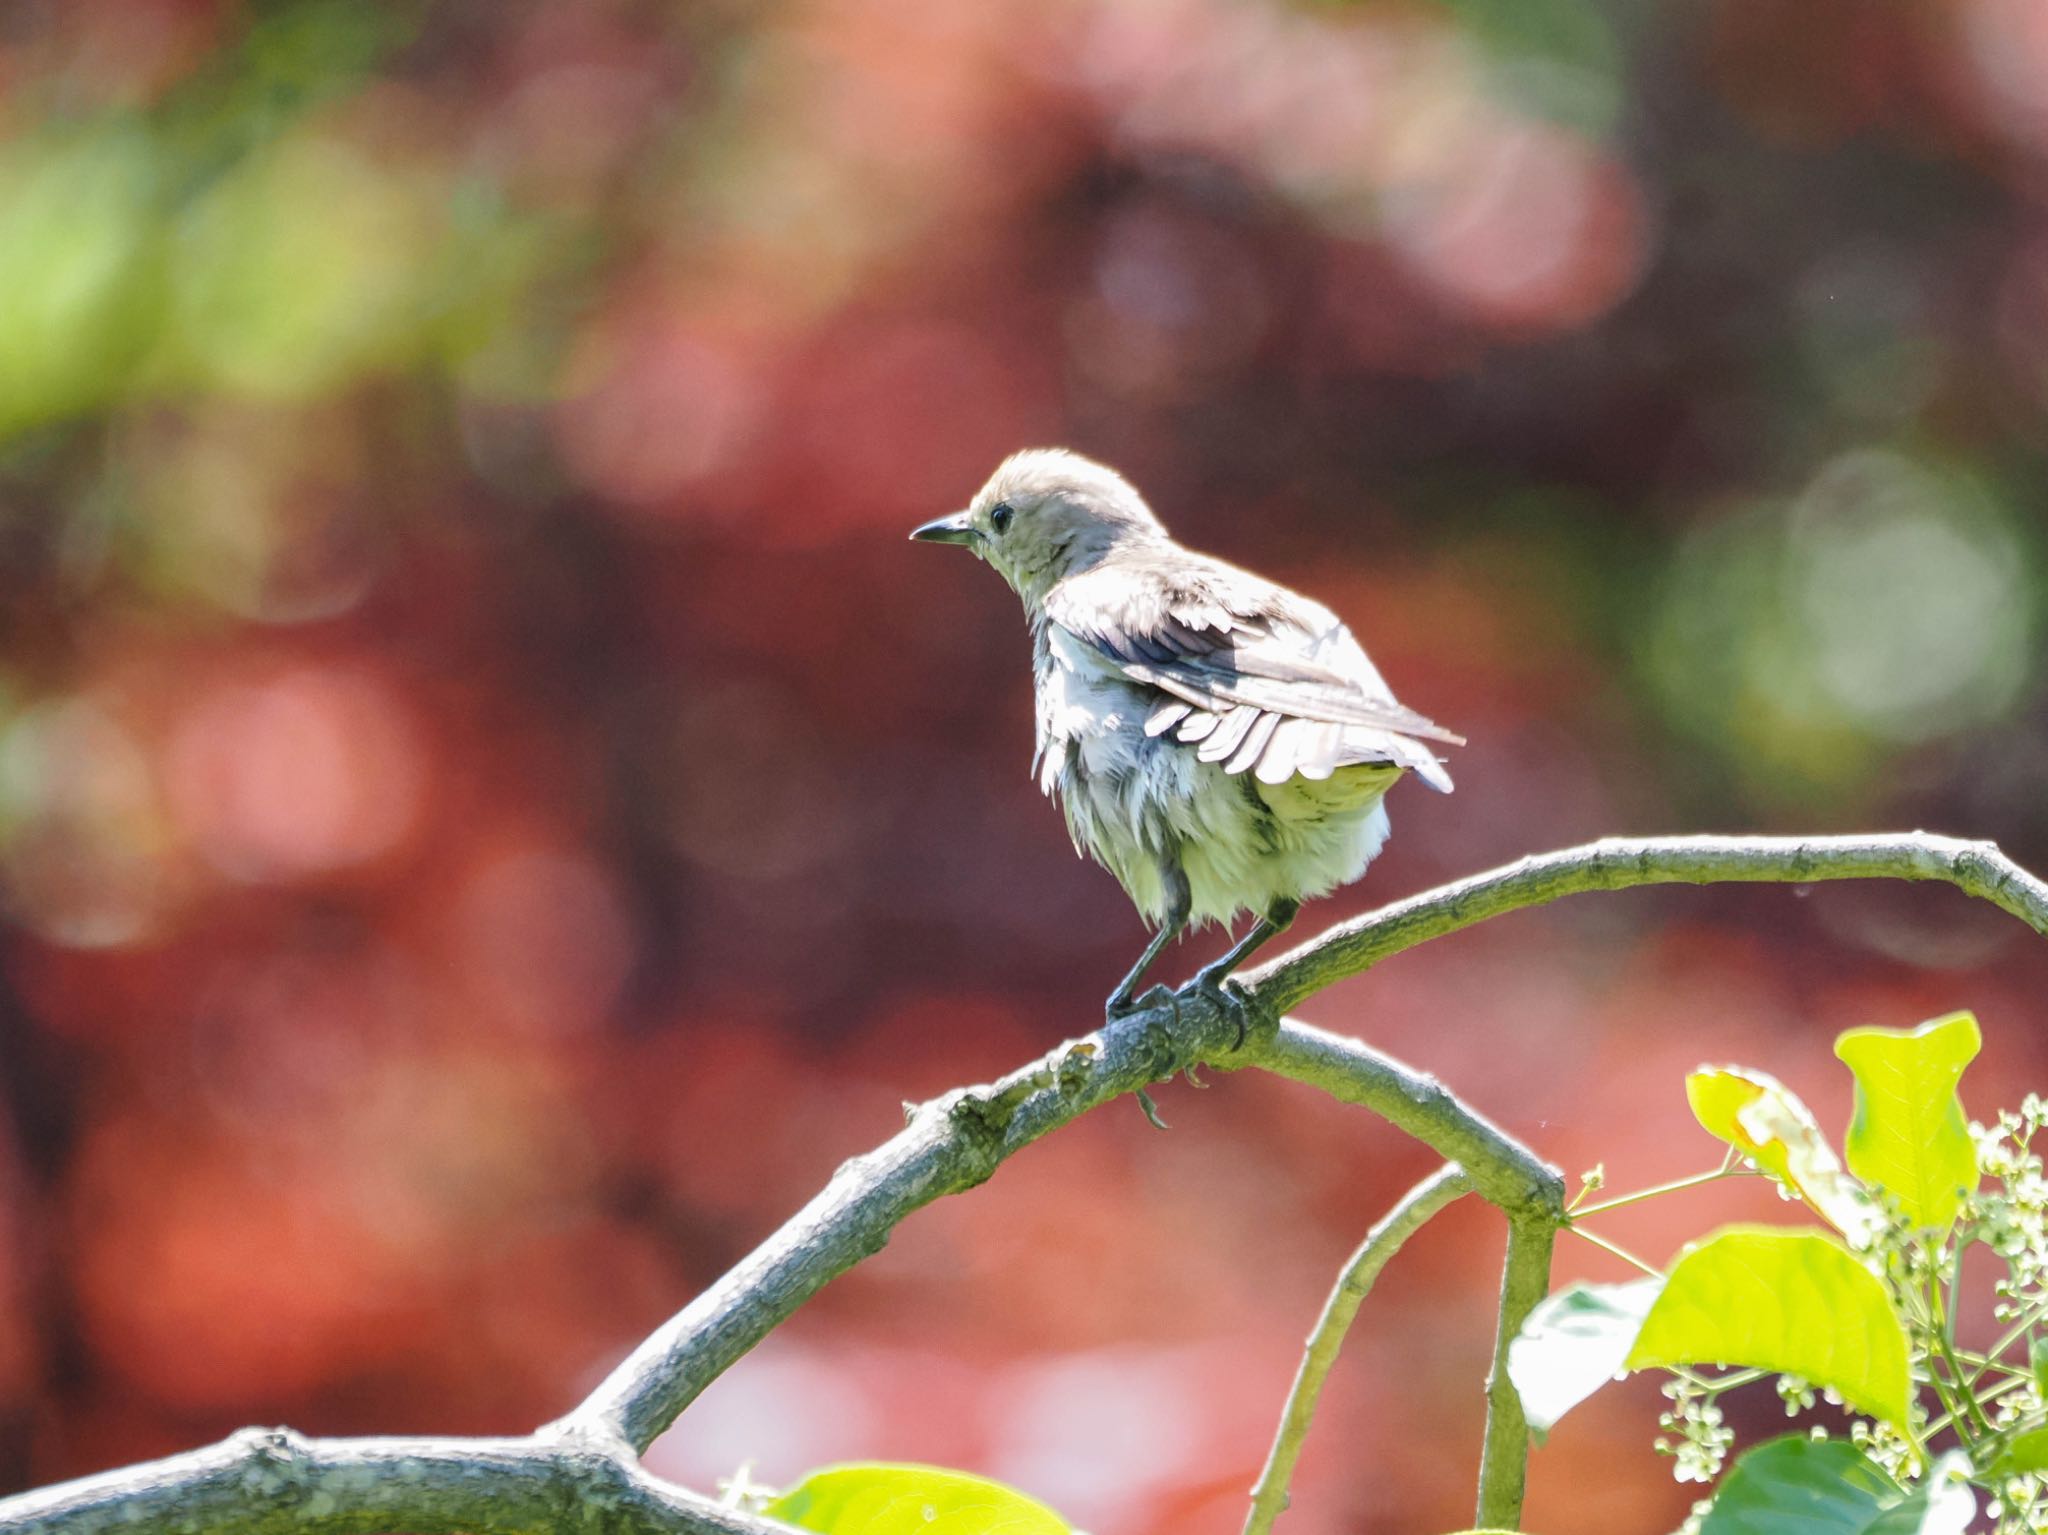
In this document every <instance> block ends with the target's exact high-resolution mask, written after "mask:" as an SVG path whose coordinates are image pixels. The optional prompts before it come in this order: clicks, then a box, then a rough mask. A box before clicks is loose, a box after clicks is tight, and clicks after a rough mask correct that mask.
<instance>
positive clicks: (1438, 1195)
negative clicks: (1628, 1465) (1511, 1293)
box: [1244, 1162, 1519, 1535]
mask: <svg viewBox="0 0 2048 1535" xmlns="http://www.w3.org/2000/svg"><path fill="white" fill-rule="evenodd" d="M1471 1190H1472V1180H1471V1179H1470V1178H1467V1177H1466V1176H1465V1173H1464V1169H1462V1168H1460V1167H1459V1166H1458V1165H1457V1164H1456V1163H1455V1162H1451V1163H1446V1164H1445V1165H1444V1166H1443V1167H1440V1168H1438V1169H1437V1170H1436V1171H1435V1172H1434V1173H1431V1174H1430V1175H1429V1176H1428V1177H1427V1178H1425V1179H1423V1180H1422V1182H1420V1183H1418V1184H1416V1185H1415V1187H1414V1188H1412V1189H1410V1190H1409V1191H1408V1192H1407V1193H1406V1194H1404V1195H1402V1196H1401V1201H1400V1203H1399V1204H1397V1205H1395V1206H1394V1208H1393V1209H1392V1210H1390V1211H1388V1212H1387V1215H1386V1217H1385V1218H1384V1219H1383V1220H1381V1221H1380V1223H1379V1224H1378V1225H1377V1226H1375V1227H1373V1228H1372V1230H1370V1231H1368V1232H1367V1233H1366V1234H1365V1240H1364V1241H1363V1242H1361V1243H1360V1244H1359V1247H1358V1251H1357V1252H1355V1253H1353V1254H1352V1255H1351V1261H1350V1262H1348V1263H1346V1264H1345V1265H1344V1272H1343V1273H1342V1274H1340V1275H1339V1276H1338V1278H1337V1285H1336V1288H1335V1289H1333V1290H1331V1291H1330V1298H1329V1300H1327V1301H1326V1302H1324V1304H1323V1314H1322V1316H1320V1317H1319V1318H1317V1320H1316V1325H1315V1330H1314V1331H1313V1332H1311V1333H1310V1334H1309V1337H1308V1346H1307V1347H1306V1348H1305V1349H1303V1351H1302V1355H1301V1368H1300V1369H1299V1370H1297V1371H1296V1372H1295V1376H1294V1386H1293V1388H1292V1389H1291V1390H1290V1391H1289V1392H1288V1393H1287V1405H1286V1407H1285V1408H1283V1409H1282V1410H1281V1413H1280V1428H1279V1431H1278V1432H1277V1433H1276V1434H1275V1435H1274V1436H1273V1449H1272V1452H1271V1453H1270V1454H1268V1455H1267V1457H1266V1468H1265V1470H1263V1471H1261V1472H1260V1473H1259V1480H1258V1485H1257V1486H1255V1487H1253V1488H1252V1508H1251V1513H1250V1515H1249V1516H1248V1517H1247V1518H1246V1519H1245V1522H1244V1535H1266V1532H1267V1531H1269V1530H1271V1529H1272V1528H1273V1521H1274V1520H1276V1519H1278V1518H1279V1517H1280V1516H1281V1514H1283V1513H1285V1512H1286V1510H1287V1503H1288V1494H1287V1484H1288V1483H1289V1482H1290V1481H1292V1480H1293V1478H1294V1465H1295V1462H1296V1461H1298V1460H1300V1459H1301V1447H1302V1445H1303V1444H1304V1443H1306V1442H1307V1440H1308V1429H1309V1424H1310V1423H1311V1422H1312V1421H1313V1420H1314V1418H1315V1414H1316V1403H1317V1401H1318V1400H1319V1399H1320V1398H1321V1396H1322V1394H1323V1382H1324V1380H1326V1379H1327V1378H1328V1377H1329V1374H1330V1367H1331V1366H1332V1365H1334V1364H1335V1363H1336V1362H1337V1351H1338V1350H1339V1349H1340V1348H1342V1347H1343V1346H1344V1335H1345V1334H1346V1333H1347V1332H1349V1331H1350V1330H1351V1322H1352V1319H1353V1318H1354V1317H1356V1316H1357V1315H1358V1308H1359V1306H1360V1305H1361V1304H1363V1302H1364V1300H1365V1297H1366V1296H1367V1295H1368V1294H1370V1293H1371V1291H1372V1286H1373V1281H1374V1280H1376V1279H1378V1278H1379V1277H1380V1270H1381V1269H1383V1268H1385V1267H1386V1266H1387V1262H1388V1260H1389V1259H1391V1258H1392V1257H1393V1256H1394V1254H1395V1253H1397V1252H1399V1251H1400V1250H1401V1246H1402V1244H1403V1243H1405V1242H1406V1241H1407V1240H1408V1239H1409V1238H1410V1237H1411V1236H1413V1235H1414V1234H1415V1233H1416V1232H1418V1231H1420V1230H1421V1229H1422V1228H1423V1226H1424V1225H1425V1224H1426V1223H1427V1222H1428V1220H1429V1218H1430V1217H1431V1216H1433V1215H1435V1214H1436V1213H1437V1212H1438V1211H1439V1210H1441V1209H1443V1208H1444V1206H1445V1205H1448V1204H1450V1203H1451V1202H1452V1201H1453V1200H1456V1199H1458V1198H1460V1197H1462V1196H1463V1195H1465V1194H1468V1193H1470V1192H1471ZM1518 1325H1519V1324H1518Z"/></svg>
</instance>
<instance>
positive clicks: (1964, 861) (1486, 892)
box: [1244, 831, 2048, 1013]
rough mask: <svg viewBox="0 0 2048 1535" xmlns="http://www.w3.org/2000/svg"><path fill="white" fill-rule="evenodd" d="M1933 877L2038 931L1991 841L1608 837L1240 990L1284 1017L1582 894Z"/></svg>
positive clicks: (1308, 950) (1311, 953)
mask: <svg viewBox="0 0 2048 1535" xmlns="http://www.w3.org/2000/svg"><path fill="white" fill-rule="evenodd" d="M1834 879H1905V880H1930V879H1931V880H1942V881H1945V882H1947V883H1948V884H1951V885H1954V886H1955V887H1956V888H1957V889H1958V890H1961V891H1962V892H1963V893H1964V894H1966V895H1972V896H1976V897H1977V898H1978V899H1979V900H1984V901H1989V902H1991V904H1992V905H1994V906H1997V907H1998V908H2000V909H2001V910H2003V911H2006V912H2009V913H2011V914H2012V915H2013V916H2015V917H2018V918H2019V919H2020V920H2021V921H2022V922H2024V923H2026V924H2027V926H2029V927H2031V928H2032V929H2033V930H2034V931H2035V932H2037V933H2043V934H2048V884H2044V883H2043V882H2042V881H2041V880H2040V879H2039V878H2037V877H2036V876H2034V875H2032V874H2030V873H2028V872H2027V871H2026V870H2025V869H2022V868H2021V867H2020V866H2019V865H2018V864H2016V863H2014V862H2013V861H2012V860H2011V859H2010V858H2008V857H2006V856H2005V854H2003V853H2001V852H2000V851H1999V850H1998V846H1997V844H1996V843H1992V842H1965V841H1962V840H1960V839H1958V838H1955V837H1937V836H1934V835H1932V834H1931V833H1928V832H1921V831H1915V832H1895V833H1891V834H1889V835H1884V836H1857V837H1610V838H1608V839H1607V840H1605V841H1603V842H1589V843H1587V844H1585V845H1584V846H1582V847H1572V848H1566V849H1564V850H1563V851H1562V852H1557V853H1542V854H1538V855H1536V856H1534V857H1530V858H1524V859H1523V860H1521V862H1519V863H1511V864H1508V865H1507V866H1506V867H1504V868H1499V869H1493V870H1490V871H1488V872H1487V873H1485V874H1475V875H1473V876H1472V877H1471V878H1469V879H1461V880H1458V881H1456V882H1454V883H1452V884H1448V885H1439V886H1437V888H1436V889H1434V890H1425V891H1424V892H1423V893H1422V894H1420V895H1415V896H1410V897H1409V898H1408V899H1407V900H1405V901H1396V902H1394V903H1393V904H1392V905H1391V906H1382V907H1381V908H1380V909H1379V910H1378V911H1373V912H1368V913H1366V914H1365V915H1364V916H1362V917H1355V918H1353V919H1352V920H1351V921H1349V922H1344V923H1340V924H1338V925H1337V926H1336V927H1333V928H1331V929H1330V930H1329V931H1327V932H1325V933H1323V934H1322V935H1321V936H1319V937H1317V938H1313V939H1311V940H1310V941H1309V942H1307V943H1305V944H1303V945H1301V946H1300V947H1299V948H1296V949H1292V950H1290V951H1288V952H1287V953H1285V954H1282V955H1280V956H1279V957H1278V958H1276V959H1272V960H1269V961H1267V962H1266V963H1265V964H1263V965H1260V966H1259V967H1257V968H1256V969H1254V970H1252V971H1250V972H1248V973H1247V974H1246V975H1245V977H1244V982H1245V987H1246V989H1247V990H1248V991H1250V992H1252V993H1253V994H1255V995H1256V996H1257V997H1258V998H1259V1000H1260V1002H1261V1003H1262V1004H1263V1005H1264V1006H1266V1007H1268V1008H1270V1009H1271V1010H1272V1011H1273V1012H1275V1013H1284V1012H1287V1011H1288V1010H1289V1009H1291V1008H1293V1007H1295V1006H1297V1005H1298V1004H1299V1003H1301V1002H1302V1001H1303V1000H1304V999H1305V998H1307V997H1310V996H1313V995H1314V994H1315V993H1316V992H1318V991H1321V990H1322V989H1323V988H1324V987H1325V986H1328V985H1330V984H1331V983H1332V982H1334V981H1341V980H1343V979H1344V978H1345V977H1347V976H1353V975H1357V974H1359V973H1360V972H1361V971H1364V970H1368V969H1370V968H1371V967H1372V966H1374V965H1376V964H1378V963H1379V962H1380V961H1381V960H1383V959H1386V958H1387V957H1389V956H1390V955H1394V954H1398V953H1400V952H1401V951H1402V950H1403V949H1412V948H1414V947H1415V946H1416V945H1417V944H1419V943H1427V942H1428V941H1429V940H1430V939H1432V938H1441V937H1442V936H1444V934H1446V933H1455V932H1457V931H1458V930H1459V929H1461V928H1467V927H1471V926H1472V925H1473V924H1474V923H1477V922H1484V921H1485V920H1486V919H1487V918H1489V917H1498V916H1502V915H1504V914H1506V913H1508V912H1511V911H1521V910H1522V909H1524V908H1525V907H1530V906H1542V905H1545V904H1546V903H1548V902H1551V901H1555V900H1558V899H1559V898H1561V897H1563V896H1567V895H1577V894H1579V893H1581V892H1583V891H1588V890H1629V889H1633V888H1635V887H1636V886H1638V885H1710V884H1718V883H1723V882H1730V881H1749V882H1770V883H1776V884H1790V885H1804V884H1813V883H1817V882H1819V881H1821V880H1834Z"/></svg>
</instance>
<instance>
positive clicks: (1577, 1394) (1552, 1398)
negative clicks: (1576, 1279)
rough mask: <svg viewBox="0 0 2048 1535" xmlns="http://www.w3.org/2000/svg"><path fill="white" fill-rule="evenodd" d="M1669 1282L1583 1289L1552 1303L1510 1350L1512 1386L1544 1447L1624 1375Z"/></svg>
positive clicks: (1535, 1314)
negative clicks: (1568, 1418)
mask: <svg viewBox="0 0 2048 1535" xmlns="http://www.w3.org/2000/svg"><path fill="white" fill-rule="evenodd" d="M1663 1284H1664V1281H1663V1280H1661V1279H1638V1280H1636V1281H1634V1282H1633V1283H1631V1284H1611V1285H1596V1284H1575V1285H1572V1286H1570V1287H1569V1288H1567V1289H1563V1290H1560V1291H1558V1292H1557V1293H1556V1294H1555V1295H1551V1296H1546V1297H1545V1298H1544V1299H1543V1300H1542V1301H1541V1302H1540V1303H1539V1304H1538V1305H1537V1307H1536V1309H1535V1310H1534V1311H1532V1312H1530V1313H1529V1319H1528V1321H1526V1322H1524V1323H1523V1324H1522V1330H1521V1332H1519V1333H1517V1334H1516V1335H1515V1341H1514V1342H1512V1343H1510V1344H1509V1345H1508V1379H1509V1380H1511V1381H1513V1382H1514V1384H1515V1390H1516V1391H1517V1392H1518V1393H1519V1394H1520V1395H1521V1398H1522V1413H1523V1416H1524V1417H1526V1418H1527V1419H1528V1420H1529V1427H1530V1429H1531V1431H1533V1432H1534V1433H1535V1435H1536V1437H1537V1438H1538V1439H1539V1440H1540V1439H1542V1437H1543V1436H1544V1435H1545V1434H1548V1433H1549V1432H1550V1430H1551V1429H1552V1428H1553V1427H1554V1426H1555V1425H1556V1423H1557V1420H1558V1419H1559V1418H1562V1417H1563V1416H1564V1415H1565V1414H1566V1413H1567V1412H1569V1411H1571V1410H1572V1408H1574V1407H1576V1406H1578V1405H1579V1403H1581V1402H1583V1401H1584V1400H1585V1399H1586V1398H1587V1397H1589V1396H1591V1395H1592V1394H1593V1393H1594V1392H1595V1391H1598V1390H1599V1389H1600V1388H1601V1387H1602V1386H1604V1385H1606V1384H1607V1382H1609V1381H1610V1380H1613V1379H1614V1378H1615V1376H1617V1375H1619V1374H1621V1373H1622V1362H1623V1361H1624V1360H1626V1359H1627V1358H1628V1351H1629V1345H1630V1344H1632V1343H1634V1342H1635V1339H1636V1333H1637V1332H1638V1331H1640V1330H1641V1328H1642V1325H1643V1318H1644V1317H1645V1316H1647V1315H1649V1311H1650V1304H1651V1302H1652V1301H1654V1300H1656V1298H1657V1292H1658V1290H1660V1289H1661V1288H1663Z"/></svg>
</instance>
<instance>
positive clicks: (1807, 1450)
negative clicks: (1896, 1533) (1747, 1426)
mask: <svg viewBox="0 0 2048 1535" xmlns="http://www.w3.org/2000/svg"><path fill="white" fill-rule="evenodd" d="M1902 1496H1903V1493H1902V1492H1901V1490H1900V1488H1899V1484H1898V1483H1897V1482H1894V1481H1893V1480H1892V1479H1891V1478H1890V1477H1889V1476H1887V1475H1885V1473H1884V1470H1883V1468H1881V1467H1880V1466H1878V1464H1877V1463H1876V1462H1875V1461H1873V1460H1871V1458H1870V1457H1869V1456H1867V1455H1865V1454H1864V1453H1863V1452H1862V1451H1861V1450H1859V1449H1857V1448H1856V1446H1854V1445H1853V1444H1850V1443H1849V1442H1848V1441H1846V1440H1843V1439H1821V1440H1815V1439H1809V1438H1807V1437H1806V1435H1804V1434H1788V1435H1786V1436H1785V1437H1784V1438H1782V1439H1773V1440H1771V1441H1769V1442H1768V1443H1766V1444H1760V1445H1758V1446H1757V1447H1756V1448H1755V1449H1753V1450H1751V1451H1749V1452H1748V1453H1746V1454H1744V1455H1739V1456H1737V1457H1736V1460H1735V1465H1734V1466H1733V1467H1732V1468H1731V1469H1730V1470H1729V1472H1728V1474H1727V1476H1725V1477H1724V1478H1722V1481H1721V1490H1720V1491H1719V1492H1718V1493H1716V1494H1715V1495H1714V1506H1713V1507H1712V1508H1711V1509H1709V1510H1708V1511H1707V1517H1706V1518H1705V1519H1703V1520H1701V1521H1700V1527H1699V1535H1863V1532H1864V1531H1866V1530H1868V1529H1869V1528H1870V1526H1871V1524H1872V1522H1873V1521H1875V1520H1876V1519H1878V1518H1879V1517H1881V1516H1882V1515H1883V1513H1884V1511H1885V1509H1886V1508H1887V1507H1889V1506H1890V1505H1891V1504H1893V1503H1896V1502H1897V1501H1899V1499H1900V1498H1901V1497H1902Z"/></svg>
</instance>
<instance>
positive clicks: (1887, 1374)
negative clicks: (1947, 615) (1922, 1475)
mask: <svg viewBox="0 0 2048 1535" xmlns="http://www.w3.org/2000/svg"><path fill="white" fill-rule="evenodd" d="M1625 1362H1626V1364H1627V1366H1628V1368H1629V1369H1631V1370H1637V1369H1641V1368H1643V1367H1645V1366H1647V1365H1686V1364H1737V1365H1754V1366H1757V1367H1759V1368H1761V1369H1766V1370H1776V1371H1779V1372H1782V1373H1786V1374H1792V1375H1803V1376H1804V1377H1805V1378H1806V1379H1808V1380H1810V1381H1812V1382H1813V1383H1814V1384H1815V1385H1817V1386H1828V1387H1832V1388H1833V1389H1834V1390H1835V1391H1836V1392H1838V1393H1839V1394H1840V1396H1841V1398H1842V1400H1843V1401H1845V1402H1847V1403H1848V1404H1849V1405H1850V1406H1852V1407H1854V1408H1856V1409H1857V1410H1858V1411H1860V1412H1863V1413H1866V1414H1868V1415H1869V1416H1871V1417H1874V1418H1881V1419H1883V1420H1884V1421H1886V1422H1888V1423H1894V1424H1902V1423H1904V1422H1905V1420H1906V1403H1907V1399H1908V1394H1909V1391H1910V1386H1909V1382H1908V1376H1907V1373H1906V1333H1905V1329H1904V1328H1903V1327H1901V1326H1900V1325H1899V1319H1898V1317H1897V1315H1896V1314H1894V1312H1893V1311H1892V1308H1891V1303H1890V1300H1889V1299H1888V1298H1887V1296H1886V1294H1885V1289H1884V1286H1883V1285H1882V1284H1880V1283H1879V1282H1878V1280H1877V1278H1876V1276H1875V1275H1873V1274H1872V1273H1871V1272H1870V1271H1869V1270H1868V1269H1866V1268H1865V1267H1864V1266H1863V1265H1862V1264H1861V1263H1860V1262H1858V1261H1857V1259H1856V1256H1855V1254H1853V1253H1851V1252H1850V1251H1849V1250H1848V1249H1847V1248H1845V1247H1843V1246H1842V1245H1841V1244H1840V1243H1839V1242H1837V1241H1835V1239H1834V1238H1832V1237H1830V1236H1827V1235H1825V1234H1824V1233H1822V1232H1818V1231H1786V1230H1784V1229H1782V1228H1778V1227H1769V1226H1732V1227H1729V1228H1728V1229H1726V1230H1723V1231H1719V1232H1716V1233H1714V1234H1713V1235H1711V1236H1709V1237H1708V1238H1707V1239H1706V1240H1705V1241H1703V1242H1701V1243H1699V1244H1698V1245H1697V1246H1695V1247H1692V1248H1689V1249H1687V1250H1686V1251H1685V1252H1684V1253H1683V1254H1681V1255H1680V1257H1679V1259H1678V1261H1677V1262H1676V1263H1674V1264H1673V1265H1672V1267H1671V1273H1670V1276H1669V1277H1668V1278H1667V1279H1666V1280H1665V1281H1664V1289H1663V1291H1662V1293H1660V1294H1659V1295H1658V1297H1657V1301H1656V1304H1655V1305H1653V1306H1651V1308H1650V1314H1649V1316H1648V1317H1646V1318H1645V1319H1644V1321H1643V1327H1642V1331H1641V1332H1640V1333H1638V1334H1637V1335H1636V1341H1635V1345H1634V1347H1632V1348H1631V1349H1630V1350H1629V1353H1628V1358H1627V1360H1626V1361H1625Z"/></svg>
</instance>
